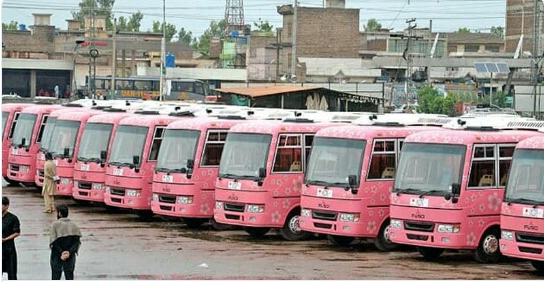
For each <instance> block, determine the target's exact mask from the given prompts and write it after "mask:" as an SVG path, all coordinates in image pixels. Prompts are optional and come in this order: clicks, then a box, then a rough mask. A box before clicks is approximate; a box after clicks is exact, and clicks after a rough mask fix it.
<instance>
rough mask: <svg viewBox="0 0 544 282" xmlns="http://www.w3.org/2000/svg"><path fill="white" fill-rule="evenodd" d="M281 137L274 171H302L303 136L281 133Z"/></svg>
mask: <svg viewBox="0 0 544 282" xmlns="http://www.w3.org/2000/svg"><path fill="white" fill-rule="evenodd" d="M279 137H280V138H279V140H278V147H277V150H276V158H275V161H274V169H273V172H301V171H302V163H301V161H302V142H301V137H302V136H301V135H300V134H293V135H287V134H281V135H280V136H279Z"/></svg>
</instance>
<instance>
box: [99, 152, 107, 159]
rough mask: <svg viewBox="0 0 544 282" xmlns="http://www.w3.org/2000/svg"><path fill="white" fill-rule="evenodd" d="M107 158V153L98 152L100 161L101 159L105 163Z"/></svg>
mask: <svg viewBox="0 0 544 282" xmlns="http://www.w3.org/2000/svg"><path fill="white" fill-rule="evenodd" d="M107 157H108V151H105V150H104V151H100V159H101V160H102V161H105V160H106V158H107Z"/></svg>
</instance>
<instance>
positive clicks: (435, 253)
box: [417, 247, 444, 261]
mask: <svg viewBox="0 0 544 282" xmlns="http://www.w3.org/2000/svg"><path fill="white" fill-rule="evenodd" d="M417 251H418V252H419V253H420V254H421V255H422V256H423V258H424V259H425V260H428V261H434V260H436V259H437V258H438V257H439V256H440V255H441V254H442V253H443V252H444V249H439V248H429V247H417Z"/></svg>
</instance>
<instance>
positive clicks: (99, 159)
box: [87, 158, 102, 163]
mask: <svg viewBox="0 0 544 282" xmlns="http://www.w3.org/2000/svg"><path fill="white" fill-rule="evenodd" d="M87 160H88V161H89V162H96V163H100V162H102V159H101V158H89V159H87Z"/></svg>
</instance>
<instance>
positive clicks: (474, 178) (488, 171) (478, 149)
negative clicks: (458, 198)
mask: <svg viewBox="0 0 544 282" xmlns="http://www.w3.org/2000/svg"><path fill="white" fill-rule="evenodd" d="M495 147H496V146H495V145H476V146H474V153H473V157H472V166H471V170H470V178H469V182H468V187H496V186H497V183H496V181H495V180H496V179H495V178H496V177H495V173H496V169H495V164H496V162H495V160H496V158H495V157H496V156H495ZM510 159H511V157H510Z"/></svg>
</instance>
